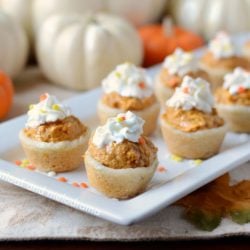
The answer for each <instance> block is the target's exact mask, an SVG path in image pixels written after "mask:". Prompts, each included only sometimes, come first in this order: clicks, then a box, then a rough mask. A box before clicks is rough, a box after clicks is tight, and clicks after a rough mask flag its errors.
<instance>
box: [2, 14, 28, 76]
mask: <svg viewBox="0 0 250 250" xmlns="http://www.w3.org/2000/svg"><path fill="white" fill-rule="evenodd" d="M0 37H1V39H0V70H3V71H5V72H6V73H7V74H9V75H10V76H11V77H16V76H17V75H18V74H19V73H20V72H21V70H22V69H23V68H24V66H25V64H26V61H27V55H28V42H27V37H26V35H25V33H24V31H23V29H22V28H21V26H19V24H18V23H16V22H14V21H13V20H12V19H11V17H10V16H8V15H7V14H5V13H4V12H3V11H0Z"/></svg>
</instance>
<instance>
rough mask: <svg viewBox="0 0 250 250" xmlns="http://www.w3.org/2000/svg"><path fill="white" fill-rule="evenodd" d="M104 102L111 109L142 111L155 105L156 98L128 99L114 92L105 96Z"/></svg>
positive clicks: (152, 96)
mask: <svg viewBox="0 0 250 250" xmlns="http://www.w3.org/2000/svg"><path fill="white" fill-rule="evenodd" d="M102 102H103V103H104V104H106V105H107V106H109V107H111V108H117V109H121V110H123V111H128V110H142V109H145V108H147V107H149V106H151V105H152V104H153V103H155V102H156V98H155V96H154V95H151V96H149V97H146V98H136V97H126V96H121V95H119V94H118V93H116V92H112V93H109V94H105V95H103V97H102Z"/></svg>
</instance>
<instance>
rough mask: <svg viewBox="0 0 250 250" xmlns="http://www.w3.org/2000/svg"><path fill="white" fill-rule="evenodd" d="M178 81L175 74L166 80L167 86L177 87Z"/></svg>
mask: <svg viewBox="0 0 250 250" xmlns="http://www.w3.org/2000/svg"><path fill="white" fill-rule="evenodd" d="M178 83H179V78H178V77H177V76H173V77H172V78H171V79H169V81H168V84H169V86H170V87H172V88H175V87H177V85H178Z"/></svg>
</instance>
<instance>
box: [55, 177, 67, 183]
mask: <svg viewBox="0 0 250 250" xmlns="http://www.w3.org/2000/svg"><path fill="white" fill-rule="evenodd" d="M57 180H58V181H60V182H67V181H68V180H67V179H66V178H65V177H63V176H62V177H59V178H57Z"/></svg>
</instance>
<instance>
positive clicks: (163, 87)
mask: <svg viewBox="0 0 250 250" xmlns="http://www.w3.org/2000/svg"><path fill="white" fill-rule="evenodd" d="M186 75H188V76H191V77H194V78H197V77H201V78H204V79H207V80H208V75H207V73H206V72H204V71H203V70H201V69H199V65H198V60H197V59H196V58H195V56H194V54H193V53H191V52H184V51H183V50H182V49H180V48H178V49H176V50H175V52H174V53H173V54H172V55H169V56H167V57H166V58H165V60H164V62H163V66H162V68H161V70H160V72H159V74H158V75H157V76H156V79H155V94H156V96H157V99H158V100H159V102H160V103H161V105H162V106H164V105H165V102H166V100H168V99H169V98H170V97H171V96H172V95H173V94H174V90H175V88H176V87H178V86H180V84H181V82H182V80H183V77H184V76H186Z"/></svg>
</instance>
